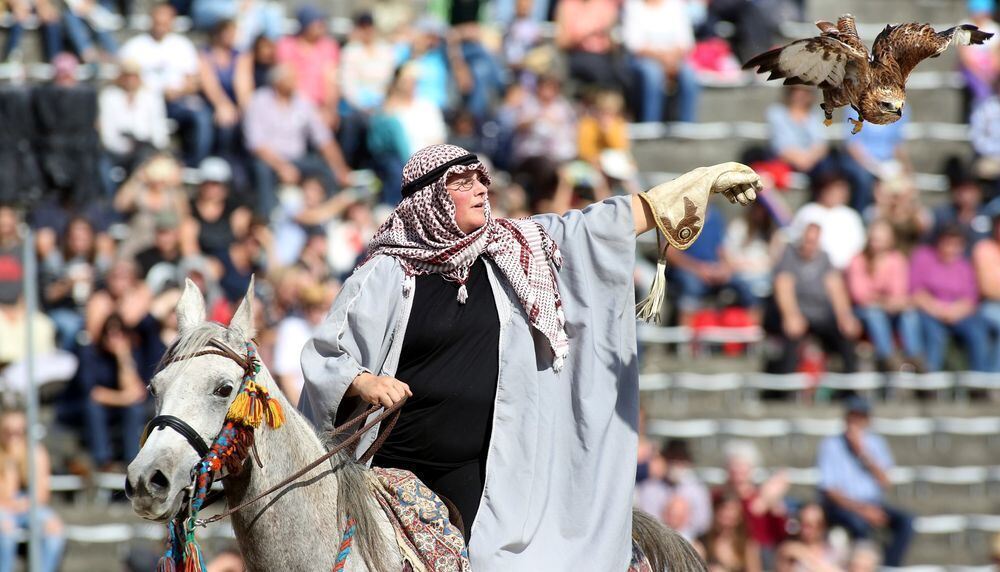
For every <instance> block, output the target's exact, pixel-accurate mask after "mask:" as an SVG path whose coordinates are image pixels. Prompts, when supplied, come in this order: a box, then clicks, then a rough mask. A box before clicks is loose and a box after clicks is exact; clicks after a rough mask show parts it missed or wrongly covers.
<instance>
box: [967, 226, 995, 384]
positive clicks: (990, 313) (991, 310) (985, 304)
mask: <svg viewBox="0 0 1000 572" xmlns="http://www.w3.org/2000/svg"><path fill="white" fill-rule="evenodd" d="M972 262H973V265H974V266H975V270H976V278H977V279H978V283H979V292H980V294H981V295H982V298H983V299H982V303H981V305H980V308H979V312H980V314H981V315H982V317H983V320H984V321H985V322H986V325H987V327H988V328H989V329H990V331H991V334H992V335H993V339H994V343H993V351H992V354H993V364H992V367H991V368H990V371H992V372H994V373H1000V214H998V215H996V216H994V217H993V236H992V237H991V238H989V239H986V240H980V241H979V243H978V244H976V246H975V248H974V249H973V251H972Z"/></svg>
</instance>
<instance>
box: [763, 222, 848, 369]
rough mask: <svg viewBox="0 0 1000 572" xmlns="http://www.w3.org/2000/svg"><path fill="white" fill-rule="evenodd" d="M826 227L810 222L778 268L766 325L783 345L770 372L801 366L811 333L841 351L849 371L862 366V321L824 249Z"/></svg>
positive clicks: (765, 320) (839, 353) (835, 350)
mask: <svg viewBox="0 0 1000 572" xmlns="http://www.w3.org/2000/svg"><path fill="white" fill-rule="evenodd" d="M822 233H823V230H822V228H821V227H820V226H819V224H817V223H810V224H808V225H807V226H806V227H805V230H804V231H803V232H802V235H801V237H800V238H799V240H798V242H797V243H796V245H795V246H790V247H788V248H786V249H785V254H784V256H783V257H782V258H781V261H780V262H779V263H778V266H777V267H776V268H775V271H774V272H775V277H774V297H773V301H772V302H771V303H770V304H769V307H768V308H767V310H766V311H765V314H764V329H765V331H767V332H768V333H769V334H772V335H775V336H777V337H778V339H779V340H780V346H781V347H780V350H779V351H778V354H777V355H776V356H773V357H772V358H771V359H769V363H768V364H767V369H768V371H770V372H771V373H792V372H794V371H796V370H797V369H798V365H799V347H800V346H801V344H802V342H803V340H804V339H805V337H806V335H807V334H811V335H813V336H815V337H817V338H818V339H819V342H820V343H821V345H822V346H823V347H824V348H825V349H826V350H827V351H832V352H836V353H837V354H838V355H839V356H840V358H841V361H842V367H843V370H844V371H846V372H853V371H856V370H857V356H856V354H855V352H854V341H853V340H854V339H855V338H857V336H858V334H860V333H861V325H860V323H859V322H858V319H857V318H856V317H855V316H854V313H853V311H852V309H851V300H850V297H849V296H848V294H847V287H846V285H845V284H844V280H843V278H842V277H841V275H840V272H838V271H837V269H836V268H835V267H834V266H833V264H831V263H830V258H829V257H828V256H827V254H826V253H825V252H823V251H822V250H821V249H820V242H821V240H822V238H821V235H822Z"/></svg>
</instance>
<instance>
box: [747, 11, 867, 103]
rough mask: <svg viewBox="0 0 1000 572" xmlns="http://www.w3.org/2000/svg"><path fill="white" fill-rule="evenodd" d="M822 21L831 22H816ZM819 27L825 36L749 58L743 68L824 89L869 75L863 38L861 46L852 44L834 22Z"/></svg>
mask: <svg viewBox="0 0 1000 572" xmlns="http://www.w3.org/2000/svg"><path fill="white" fill-rule="evenodd" d="M821 24H828V23H827V22H818V23H817V25H820V26H821ZM820 29H821V30H823V34H822V35H819V36H816V37H814V38H807V39H805V40H796V41H794V42H792V43H790V44H788V45H787V46H784V47H781V48H775V49H773V50H770V51H767V52H764V53H763V54H760V55H758V56H756V57H754V58H753V59H751V60H750V61H748V62H747V63H746V64H745V65H744V66H743V69H751V68H755V67H756V68H758V69H757V71H758V73H765V72H768V73H770V74H771V75H770V76H768V78H767V79H769V80H771V79H779V78H785V85H815V86H818V87H819V88H821V89H830V88H836V87H840V86H841V84H842V83H843V82H844V79H845V78H860V77H864V76H866V75H867V74H868V52H867V51H866V50H865V49H864V45H862V44H861V43H860V41H859V42H858V44H859V46H860V47H854V46H852V45H851V44H850V43H848V41H844V39H842V38H841V36H843V35H844V34H843V33H842V32H840V31H839V30H838V29H837V28H835V27H833V25H832V24H831V25H830V26H829V27H828V28H824V27H823V26H821V27H820Z"/></svg>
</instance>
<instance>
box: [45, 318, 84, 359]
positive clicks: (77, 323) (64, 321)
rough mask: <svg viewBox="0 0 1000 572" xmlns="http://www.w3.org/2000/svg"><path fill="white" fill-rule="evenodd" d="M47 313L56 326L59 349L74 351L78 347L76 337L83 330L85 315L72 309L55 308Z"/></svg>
mask: <svg viewBox="0 0 1000 572" xmlns="http://www.w3.org/2000/svg"><path fill="white" fill-rule="evenodd" d="M47 313H48V316H49V318H51V319H52V323H53V324H55V327H56V343H57V344H58V346H59V349H62V350H66V351H70V352H71V351H73V349H74V348H75V347H76V335H77V334H78V333H80V330H82V329H83V315H82V314H80V312H78V311H77V310H74V309H72V308H53V309H51V310H49V311H48V312H47Z"/></svg>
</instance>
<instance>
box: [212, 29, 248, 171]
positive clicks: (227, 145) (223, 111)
mask: <svg viewBox="0 0 1000 572" xmlns="http://www.w3.org/2000/svg"><path fill="white" fill-rule="evenodd" d="M239 56H240V53H239V51H238V50H237V49H236V23H235V22H233V21H232V20H222V21H220V22H219V23H218V24H216V25H215V28H214V29H213V30H212V35H211V36H210V37H209V44H208V46H206V47H205V48H204V49H203V50H202V52H201V54H200V58H199V74H200V81H201V92H202V94H204V96H205V99H206V100H207V101H208V103H209V105H210V106H211V107H212V117H213V119H214V120H215V135H214V148H213V152H214V153H215V154H216V155H218V156H221V157H224V158H226V159H227V160H229V161H230V162H234V161H236V158H237V154H238V153H239V149H240V138H241V135H242V134H241V133H240V128H239V125H240V109H241V107H246V105H247V104H249V95H248V94H247V93H246V92H247V91H248V90H247V89H246V88H245V87H244V88H243V89H242V91H243V94H244V97H245V98H246V100H245V101H242V102H241V101H240V99H239V96H240V91H241V90H240V89H239V86H246V85H249V84H250V83H251V82H252V81H253V79H252V78H251V77H249V73H250V70H248V69H247V68H246V66H242V67H241V66H239V65H238V61H239Z"/></svg>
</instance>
